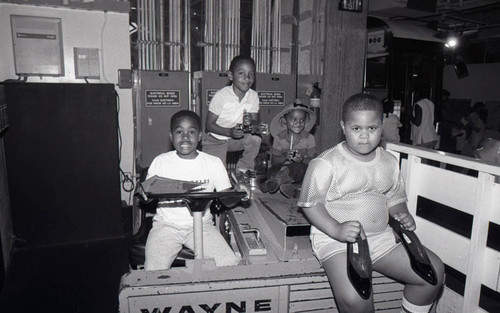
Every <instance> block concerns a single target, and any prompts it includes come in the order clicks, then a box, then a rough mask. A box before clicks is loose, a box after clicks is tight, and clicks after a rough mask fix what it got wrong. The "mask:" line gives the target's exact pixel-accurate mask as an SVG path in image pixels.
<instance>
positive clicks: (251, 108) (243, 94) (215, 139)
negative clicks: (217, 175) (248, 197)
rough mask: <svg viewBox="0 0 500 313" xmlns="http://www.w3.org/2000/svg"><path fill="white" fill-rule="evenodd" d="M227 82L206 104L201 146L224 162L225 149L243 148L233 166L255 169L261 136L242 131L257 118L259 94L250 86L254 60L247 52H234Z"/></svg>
mask: <svg viewBox="0 0 500 313" xmlns="http://www.w3.org/2000/svg"><path fill="white" fill-rule="evenodd" d="M228 77H229V80H230V81H231V82H232V84H231V85H230V86H226V87H224V88H222V89H221V90H219V91H217V93H216V94H215V95H214V97H213V98H212V100H211V101H210V105H209V107H208V114H207V118H206V130H207V131H208V134H207V135H206V136H205V137H204V139H203V141H202V147H203V148H202V150H203V151H204V152H206V153H208V154H211V155H214V156H217V157H219V158H220V159H221V160H222V162H223V164H224V165H226V154H227V152H228V151H242V150H243V154H242V157H241V158H240V159H239V160H238V163H237V165H236V169H237V170H239V171H241V172H246V171H248V170H253V169H254V160H255V157H256V156H257V154H258V153H259V149H260V144H261V141H262V139H261V137H259V136H257V135H253V134H252V133H244V131H243V129H242V125H241V124H243V126H251V125H255V124H257V123H258V120H259V115H258V113H259V97H258V95H257V92H256V91H255V90H253V89H251V87H252V85H253V83H254V79H255V62H254V60H253V59H252V58H250V57H246V56H242V55H240V56H236V57H235V58H233V60H232V61H231V64H230V66H229V71H228Z"/></svg>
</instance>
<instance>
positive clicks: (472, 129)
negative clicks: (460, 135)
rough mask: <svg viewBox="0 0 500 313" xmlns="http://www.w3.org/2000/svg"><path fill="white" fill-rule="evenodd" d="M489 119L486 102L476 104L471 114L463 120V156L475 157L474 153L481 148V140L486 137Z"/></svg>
mask: <svg viewBox="0 0 500 313" xmlns="http://www.w3.org/2000/svg"><path fill="white" fill-rule="evenodd" d="M487 119H488V110H487V108H486V104H484V102H476V103H474V105H473V106H472V109H471V112H470V114H469V115H468V116H466V117H465V118H463V119H462V124H463V125H464V128H465V142H464V148H463V150H462V154H463V155H466V156H473V151H474V150H475V149H477V148H478V147H479V143H480V142H481V140H482V139H483V138H485V137H486V120H487Z"/></svg>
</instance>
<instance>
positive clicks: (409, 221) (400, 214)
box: [389, 202, 416, 231]
mask: <svg viewBox="0 0 500 313" xmlns="http://www.w3.org/2000/svg"><path fill="white" fill-rule="evenodd" d="M389 215H390V216H391V217H393V218H394V219H395V220H396V221H398V222H399V223H400V224H401V225H403V227H404V228H405V229H407V230H411V231H414V230H415V229H416V225H415V219H414V218H413V216H412V215H411V214H410V211H408V206H407V205H406V202H401V203H398V204H395V205H394V206H392V207H390V208H389Z"/></svg>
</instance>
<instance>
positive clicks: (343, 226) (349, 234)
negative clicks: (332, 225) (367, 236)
mask: <svg viewBox="0 0 500 313" xmlns="http://www.w3.org/2000/svg"><path fill="white" fill-rule="evenodd" d="M360 232H361V223H359V222H358V221H347V222H344V223H340V224H339V225H338V228H337V230H336V233H337V235H336V236H335V237H334V239H336V240H338V241H340V242H356V239H357V238H358V236H359V235H360Z"/></svg>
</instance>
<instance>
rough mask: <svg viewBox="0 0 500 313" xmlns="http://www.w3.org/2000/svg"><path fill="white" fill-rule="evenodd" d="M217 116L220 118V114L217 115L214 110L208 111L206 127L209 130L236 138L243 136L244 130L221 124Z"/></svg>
mask: <svg viewBox="0 0 500 313" xmlns="http://www.w3.org/2000/svg"><path fill="white" fill-rule="evenodd" d="M217 118H219V116H218V115H216V114H215V113H213V112H210V111H208V114H207V119H206V123H205V125H206V126H205V127H206V128H207V130H208V131H209V132H212V133H216V134H219V135H223V136H228V137H232V138H236V139H238V138H241V137H243V130H239V129H235V128H226V127H222V126H219V125H217V123H216V122H217Z"/></svg>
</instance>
